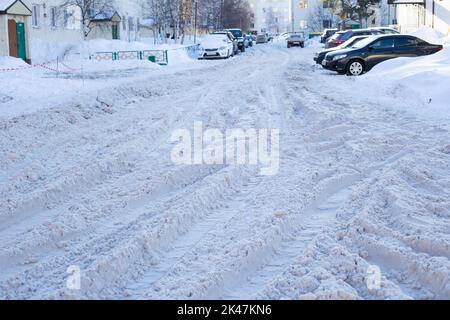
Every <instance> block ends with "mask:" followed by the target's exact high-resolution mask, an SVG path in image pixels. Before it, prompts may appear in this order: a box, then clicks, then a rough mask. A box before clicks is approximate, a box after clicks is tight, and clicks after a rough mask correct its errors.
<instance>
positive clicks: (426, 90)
mask: <svg viewBox="0 0 450 320" xmlns="http://www.w3.org/2000/svg"><path fill="white" fill-rule="evenodd" d="M358 80H361V82H362V81H363V82H365V85H368V90H372V91H374V94H375V93H376V94H377V95H379V92H382V91H380V90H386V89H389V90H392V91H391V92H390V93H391V94H393V95H395V96H396V97H397V98H399V99H402V100H404V101H412V102H414V103H411V105H409V107H410V108H412V109H415V110H414V111H416V112H419V113H421V114H424V115H431V116H438V117H441V116H449V117H450V103H449V88H450V48H449V47H445V48H444V50H442V51H440V52H438V53H436V54H433V55H429V56H425V57H418V58H397V59H393V60H389V61H386V62H383V63H381V64H379V65H377V66H376V67H375V68H374V69H373V70H372V71H371V72H370V73H368V74H366V75H364V76H363V77H361V78H360V79H358ZM417 101H418V102H419V103H417Z"/></svg>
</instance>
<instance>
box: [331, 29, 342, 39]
mask: <svg viewBox="0 0 450 320" xmlns="http://www.w3.org/2000/svg"><path fill="white" fill-rule="evenodd" d="M344 35H345V32H344V31H340V32H337V33H335V34H333V35H332V36H331V38H330V39H331V40H340V39H341V38H342V37H343V36H344Z"/></svg>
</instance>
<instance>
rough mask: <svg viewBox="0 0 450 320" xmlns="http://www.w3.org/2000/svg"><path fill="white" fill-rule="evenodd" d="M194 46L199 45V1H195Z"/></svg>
mask: <svg viewBox="0 0 450 320" xmlns="http://www.w3.org/2000/svg"><path fill="white" fill-rule="evenodd" d="M194 8H195V9H194V10H195V13H194V44H197V16H198V0H194Z"/></svg>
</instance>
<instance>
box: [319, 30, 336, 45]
mask: <svg viewBox="0 0 450 320" xmlns="http://www.w3.org/2000/svg"><path fill="white" fill-rule="evenodd" d="M336 32H338V29H336V28H332V29H331V28H330V29H325V30H323V33H322V36H321V37H320V42H321V43H326V42H327V40H328V39H329V38H330V37H331V36H332V35H334V34H335V33H336Z"/></svg>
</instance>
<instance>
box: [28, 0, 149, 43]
mask: <svg viewBox="0 0 450 320" xmlns="http://www.w3.org/2000/svg"><path fill="white" fill-rule="evenodd" d="M23 1H24V3H25V4H27V6H28V7H29V8H30V9H31V11H32V16H31V26H30V27H31V28H30V37H33V38H36V39H41V40H45V41H65V42H77V41H81V40H84V39H95V38H102V39H108V40H111V39H120V40H125V41H134V40H137V39H138V32H139V25H140V20H141V19H142V17H141V14H142V1H141V0H113V1H110V2H107V1H98V2H96V1H92V8H90V9H89V11H88V12H86V13H83V12H82V10H81V9H80V8H79V7H77V6H75V5H70V4H69V5H65V3H70V2H71V1H65V0H23ZM105 3H108V5H105ZM96 4H97V5H96ZM86 15H88V17H87V18H86ZM82 20H85V21H88V22H89V23H88V24H85V25H86V27H85V28H83V23H82Z"/></svg>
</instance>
